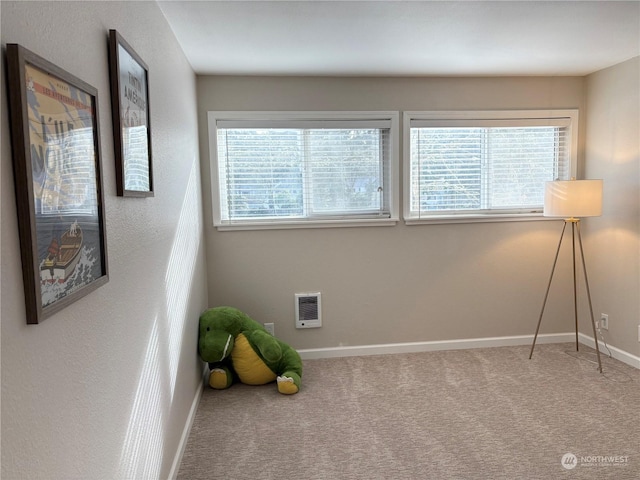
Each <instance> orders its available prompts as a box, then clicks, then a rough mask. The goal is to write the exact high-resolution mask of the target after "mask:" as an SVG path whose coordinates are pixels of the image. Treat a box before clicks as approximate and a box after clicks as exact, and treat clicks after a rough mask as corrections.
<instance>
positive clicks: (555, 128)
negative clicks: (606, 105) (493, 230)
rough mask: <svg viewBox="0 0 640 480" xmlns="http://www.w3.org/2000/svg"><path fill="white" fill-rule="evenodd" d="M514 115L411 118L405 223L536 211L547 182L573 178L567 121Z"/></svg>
mask: <svg viewBox="0 0 640 480" xmlns="http://www.w3.org/2000/svg"><path fill="white" fill-rule="evenodd" d="M502 114H503V115H508V113H504V112H503V113H502ZM498 115H499V114H498V113H497V112H494V114H493V116H498ZM519 115H520V114H518V118H473V117H472V116H468V118H453V119H452V118H420V115H416V117H417V118H409V121H408V128H409V134H408V143H409V145H408V150H409V162H408V176H409V182H408V183H409V187H408V190H409V193H408V195H409V198H408V202H406V204H405V205H406V208H407V210H408V211H407V212H405V217H406V218H408V219H421V218H433V217H437V216H476V217H477V216H482V215H493V216H498V215H524V214H532V213H541V212H542V207H543V201H544V183H545V181H548V180H554V179H557V178H559V179H568V178H570V176H571V173H572V167H573V162H572V158H573V156H574V155H575V153H574V152H573V150H574V143H573V140H575V139H574V138H572V134H571V132H572V129H571V127H572V118H571V117H565V116H559V117H544V118H521V117H520V116H519ZM405 122H406V119H405ZM405 128H407V126H406V124H405ZM405 138H407V136H406V135H405ZM405 148H407V146H406V145H405Z"/></svg>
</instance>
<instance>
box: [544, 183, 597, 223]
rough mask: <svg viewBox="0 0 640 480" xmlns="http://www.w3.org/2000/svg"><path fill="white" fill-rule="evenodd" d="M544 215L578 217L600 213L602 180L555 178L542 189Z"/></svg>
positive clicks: (593, 215)
mask: <svg viewBox="0 0 640 480" xmlns="http://www.w3.org/2000/svg"><path fill="white" fill-rule="evenodd" d="M543 215H544V216H545V217H561V218H580V217H599V216H600V215H602V180H556V181H554V182H547V183H546V185H545V189H544V213H543Z"/></svg>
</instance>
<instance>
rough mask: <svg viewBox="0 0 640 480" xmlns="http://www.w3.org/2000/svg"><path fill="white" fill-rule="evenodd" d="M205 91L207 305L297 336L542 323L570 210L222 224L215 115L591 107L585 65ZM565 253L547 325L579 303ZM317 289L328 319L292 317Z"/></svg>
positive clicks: (211, 83)
mask: <svg viewBox="0 0 640 480" xmlns="http://www.w3.org/2000/svg"><path fill="white" fill-rule="evenodd" d="M197 91H198V119H199V131H200V155H201V159H202V175H203V195H204V203H203V204H204V222H205V235H206V241H207V246H208V271H209V299H210V302H211V305H221V304H228V305H233V306H236V307H238V308H240V309H243V310H245V311H246V312H247V313H248V314H249V315H251V316H253V317H254V318H255V319H256V320H258V321H260V322H267V321H269V322H274V323H275V328H276V335H278V336H279V337H280V338H282V339H283V340H285V341H288V342H290V343H291V344H292V345H293V346H295V347H296V348H299V349H304V348H323V347H336V346H347V345H374V344H386V343H395V342H416V341H431V340H452V339H467V338H484V337H496V336H510V335H530V334H533V332H534V331H535V326H536V323H537V320H538V316H539V313H540V307H541V304H542V299H543V296H544V291H545V288H546V285H547V281H548V277H549V272H550V269H551V264H552V261H553V254H554V252H555V248H556V246H557V241H558V237H559V235H560V230H561V228H562V227H561V223H558V222H556V221H554V222H549V221H535V222H520V223H485V224H457V225H418V226H405V225H404V224H403V223H400V224H398V225H397V226H395V227H374V228H331V229H301V230H271V231H240V232H238V231H236V232H219V231H217V230H215V229H214V228H213V226H212V220H211V188H210V182H209V178H210V168H209V151H208V148H209V147H208V136H207V116H206V115H207V111H209V110H397V111H403V110H428V109H441V110H455V109H527V108H578V109H580V111H581V113H583V107H584V94H585V92H584V79H583V78H573V77H568V78H567V77H565V78H560V77H553V78H551V77H550V78H546V77H535V78H528V77H527V78H331V77H313V78H312V77H300V78H292V77H266V78H265V77H215V76H199V77H198V80H197ZM565 253H566V254H567V255H568V254H569V253H570V252H565ZM568 258H569V257H567V259H568ZM568 265H569V264H567V269H565V271H562V270H561V271H559V273H558V276H557V278H556V280H554V286H553V289H552V292H551V294H550V299H549V304H548V307H547V311H546V314H545V317H544V321H543V325H542V330H541V332H542V333H557V332H570V331H572V329H573V327H572V313H571V312H572V310H571V307H572V303H571V301H570V300H569V301H565V300H566V299H570V297H569V295H570V292H571V290H570V283H569V275H570V272H569V271H568V270H569V266H568ZM307 291H321V292H322V294H323V305H322V307H323V314H324V318H323V326H322V328H320V329H309V330H296V329H295V327H294V308H293V295H294V293H296V292H307ZM563 296H564V297H563Z"/></svg>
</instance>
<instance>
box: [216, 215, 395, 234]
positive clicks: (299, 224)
mask: <svg viewBox="0 0 640 480" xmlns="http://www.w3.org/2000/svg"><path fill="white" fill-rule="evenodd" d="M397 223H398V219H397V218H381V219H371V218H363V219H350V220H293V221H288V222H278V223H275V222H243V223H220V224H214V227H215V228H216V229H217V230H218V231H221V232H225V231H234V230H290V229H299V228H345V227H393V226H395V225H396V224H397Z"/></svg>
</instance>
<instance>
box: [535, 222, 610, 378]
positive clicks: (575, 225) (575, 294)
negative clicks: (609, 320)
mask: <svg viewBox="0 0 640 480" xmlns="http://www.w3.org/2000/svg"><path fill="white" fill-rule="evenodd" d="M567 223H571V239H572V254H573V255H572V256H573V311H574V317H575V328H576V351H578V350H579V346H578V345H579V343H578V286H577V283H578V282H577V277H576V231H577V232H578V245H579V247H580V257H581V259H582V271H583V272H584V282H585V286H586V288H587V298H588V299H589V312H590V314H591V326H592V328H593V339H594V341H595V345H596V354H597V356H598V370H599V371H600V373H602V362H601V361H600V348H599V346H598V336H597V334H596V322H595V319H594V317H593V305H592V303H591V291H590V289H589V279H588V277H587V266H586V263H585V260H584V250H583V249H582V235H581V234H580V219H579V218H574V217H571V218H566V219H565V220H564V225H563V227H562V233H561V234H560V241H559V242H558V248H557V250H556V255H555V258H554V260H553V267H552V268H551V276H550V277H549V283H548V285H547V291H546V293H545V295H544V301H543V302H542V310H541V311H540V317H539V318H538V326H537V327H536V333H535V335H534V336H533V344H532V345H531V352H530V353H529V359H531V357H532V356H533V349H534V348H535V346H536V340H537V338H538V332H539V331H540V324H541V323H542V316H543V314H544V308H545V306H546V305H547V298H548V297H549V290H550V288H551V281H552V280H553V274H554V272H555V270H556V264H557V263H558V255H559V254H560V247H561V245H562V239H563V238H564V233H565V230H566V228H567Z"/></svg>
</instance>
